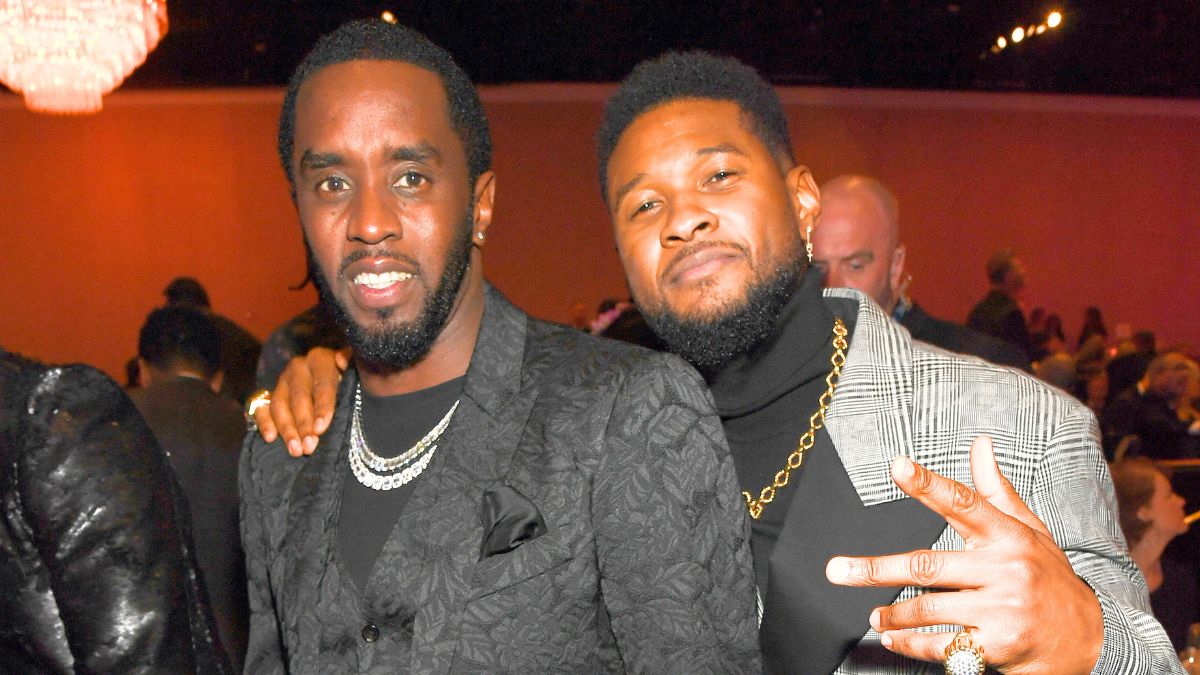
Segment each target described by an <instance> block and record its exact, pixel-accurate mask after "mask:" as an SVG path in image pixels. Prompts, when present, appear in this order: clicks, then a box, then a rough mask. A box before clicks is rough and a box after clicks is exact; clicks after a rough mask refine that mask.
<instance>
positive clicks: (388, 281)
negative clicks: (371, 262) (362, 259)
mask: <svg viewBox="0 0 1200 675" xmlns="http://www.w3.org/2000/svg"><path fill="white" fill-rule="evenodd" d="M411 278H412V275H411V274H409V273H408V272H384V273H383V274H375V273H374V272H361V273H359V274H358V275H356V276H355V277H354V283H356V284H358V285H360V286H366V287H367V288H374V289H380V288H387V287H388V286H391V285H392V284H395V283H399V282H401V281H406V280H408V279H411Z"/></svg>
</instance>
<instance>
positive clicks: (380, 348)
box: [304, 210, 473, 374]
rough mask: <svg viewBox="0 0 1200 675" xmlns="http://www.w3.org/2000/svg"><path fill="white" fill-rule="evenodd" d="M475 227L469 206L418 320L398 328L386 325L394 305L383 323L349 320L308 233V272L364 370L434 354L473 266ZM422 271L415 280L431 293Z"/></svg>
mask: <svg viewBox="0 0 1200 675" xmlns="http://www.w3.org/2000/svg"><path fill="white" fill-rule="evenodd" d="M472 225H473V220H472V212H471V211H470V210H468V211H467V216H466V218H465V219H464V221H463V223H462V225H461V226H460V228H459V232H460V234H459V236H458V238H457V239H456V240H455V241H453V242H451V244H450V251H449V254H448V256H447V259H446V266H445V269H443V270H442V276H441V278H440V279H438V284H437V288H435V289H433V292H432V293H430V294H428V295H427V297H426V300H425V305H424V306H423V307H422V308H421V312H420V314H418V315H417V318H416V319H414V320H412V321H410V322H408V323H404V324H400V325H398V326H384V325H383V324H384V323H385V322H386V321H387V320H388V318H390V317H391V315H392V310H390V309H381V310H379V311H377V312H376V316H377V317H378V319H379V324H380V326H364V325H361V324H358V323H356V322H355V321H354V320H353V319H352V318H350V314H349V313H348V312H347V311H346V308H345V307H344V306H342V304H341V302H340V301H339V300H338V299H337V297H336V296H335V295H334V294H333V292H332V291H331V290H330V286H329V281H328V280H327V279H326V278H325V275H324V273H323V272H322V271H321V266H320V265H319V264H318V263H317V260H316V258H315V257H314V256H313V252H312V247H311V246H309V244H308V237H307V235H306V236H305V238H304V248H305V250H306V251H307V253H308V268H309V274H310V275H311V277H312V280H313V283H314V284H315V285H316V287H317V292H318V293H319V294H320V296H321V301H322V302H324V303H325V304H326V305H328V306H329V309H330V311H331V312H332V313H333V317H334V319H336V320H337V322H338V325H340V326H341V327H342V329H343V330H345V331H346V337H347V338H348V339H349V342H350V346H351V348H353V350H354V359H355V361H356V362H357V363H358V364H359V365H360V366H361V367H362V368H363V369H364V370H367V371H369V372H373V373H385V374H386V373H392V372H396V371H399V370H404V369H405V368H408V367H409V366H411V365H413V364H414V363H416V362H417V361H419V360H421V359H422V358H424V357H425V355H426V354H428V353H429V349H430V348H431V347H432V346H433V342H434V340H436V339H437V337H438V335H440V334H441V332H442V328H444V327H445V325H446V319H448V318H449V316H450V312H451V311H452V310H453V309H454V303H455V301H456V300H457V299H458V291H459V289H460V288H461V286H462V281H463V277H465V276H466V273H467V268H468V267H470V264H471V226H472ZM420 272H421V269H420V268H419V267H418V269H417V275H416V276H415V280H416V281H418V282H419V283H420V284H421V285H422V286H424V287H425V290H426V292H427V293H428V292H429V284H428V283H427V282H426V279H425V276H424V275H423V274H421V273H420Z"/></svg>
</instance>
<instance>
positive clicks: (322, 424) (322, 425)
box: [316, 417, 329, 431]
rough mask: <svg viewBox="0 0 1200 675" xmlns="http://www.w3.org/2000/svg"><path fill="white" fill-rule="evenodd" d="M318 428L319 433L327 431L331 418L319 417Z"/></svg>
mask: <svg viewBox="0 0 1200 675" xmlns="http://www.w3.org/2000/svg"><path fill="white" fill-rule="evenodd" d="M316 426H317V431H325V429H326V427H328V426H329V418H328V417H318V418H317V424H316Z"/></svg>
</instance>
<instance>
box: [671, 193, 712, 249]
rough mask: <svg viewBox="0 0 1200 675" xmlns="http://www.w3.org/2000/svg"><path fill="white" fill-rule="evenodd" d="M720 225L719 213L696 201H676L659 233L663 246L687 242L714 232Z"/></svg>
mask: <svg viewBox="0 0 1200 675" xmlns="http://www.w3.org/2000/svg"><path fill="white" fill-rule="evenodd" d="M719 227H720V221H719V219H718V218H717V214H715V213H713V212H712V211H710V210H708V209H706V208H704V207H703V206H702V205H700V204H697V203H695V202H678V201H677V202H676V203H675V204H673V205H672V207H671V213H670V214H669V217H668V218H667V222H666V224H665V225H664V226H663V229H662V232H660V233H659V239H660V242H661V244H662V245H663V246H665V247H669V246H677V245H679V244H686V243H688V242H690V241H692V240H694V239H695V238H696V236H697V235H708V234H712V233H713V232H715V231H716V230H717V228H719Z"/></svg>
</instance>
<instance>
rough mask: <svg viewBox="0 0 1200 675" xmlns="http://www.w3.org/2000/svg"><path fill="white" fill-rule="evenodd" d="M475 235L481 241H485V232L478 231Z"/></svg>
mask: <svg viewBox="0 0 1200 675" xmlns="http://www.w3.org/2000/svg"><path fill="white" fill-rule="evenodd" d="M475 236H476V237H477V238H478V239H479V241H483V233H482V232H476V233H475Z"/></svg>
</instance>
